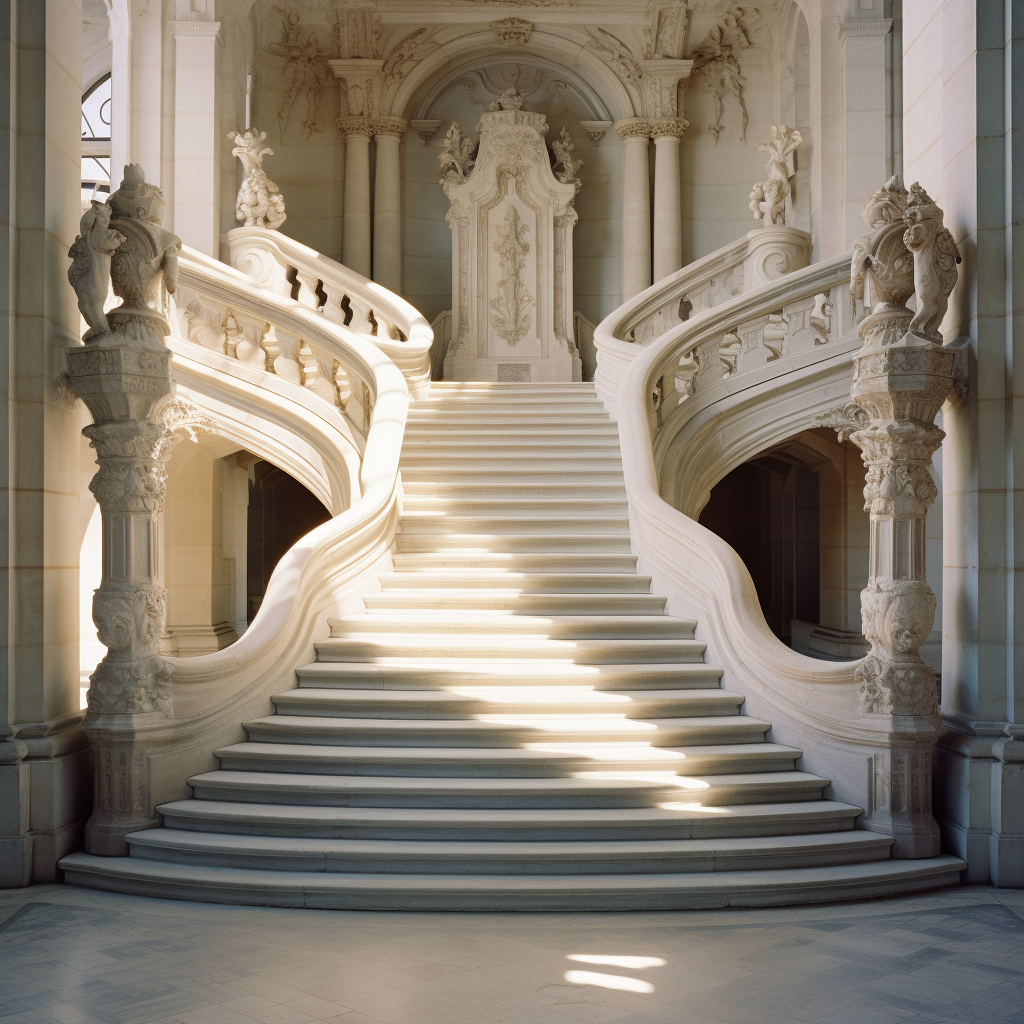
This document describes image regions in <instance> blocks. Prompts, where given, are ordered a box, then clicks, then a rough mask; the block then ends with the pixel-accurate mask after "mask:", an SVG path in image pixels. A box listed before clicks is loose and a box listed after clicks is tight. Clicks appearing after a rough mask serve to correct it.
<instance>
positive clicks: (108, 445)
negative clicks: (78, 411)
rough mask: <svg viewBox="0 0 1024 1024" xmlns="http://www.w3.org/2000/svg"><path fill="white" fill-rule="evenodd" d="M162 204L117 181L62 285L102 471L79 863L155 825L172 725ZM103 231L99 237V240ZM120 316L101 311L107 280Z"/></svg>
mask: <svg viewBox="0 0 1024 1024" xmlns="http://www.w3.org/2000/svg"><path fill="white" fill-rule="evenodd" d="M162 213H163V196H162V194H161V193H160V190H159V189H157V188H155V187H154V186H151V185H149V184H147V183H146V182H145V181H144V180H143V174H142V169H141V168H139V167H137V166H135V165H132V166H130V167H127V168H125V180H124V181H123V182H122V183H121V188H120V189H119V190H118V191H117V192H115V193H114V194H113V195H112V196H111V197H110V200H109V205H108V206H105V207H104V206H102V205H101V204H98V203H97V204H94V205H93V209H92V210H90V211H89V212H88V213H86V215H85V217H84V218H83V222H82V230H83V233H82V235H81V236H79V238H78V240H77V241H76V243H75V246H74V247H73V248H72V250H71V255H72V256H73V257H74V259H75V264H74V266H73V267H72V270H71V271H70V273H69V277H70V279H71V283H72V284H73V285H74V286H75V288H76V290H77V291H78V293H79V299H80V306H81V307H82V312H83V314H84V315H85V316H86V319H87V321H88V323H89V326H90V330H89V331H88V333H87V334H86V336H85V341H86V343H85V344H84V345H81V346H74V347H70V348H68V350H67V364H68V378H69V383H70V386H71V388H72V390H73V391H74V393H75V394H76V395H77V396H78V397H79V398H81V399H82V401H84V402H85V404H86V406H88V408H89V412H90V413H92V417H93V420H94V422H93V423H91V424H90V425H89V426H87V427H86V428H85V430H84V433H85V435H86V437H88V438H89V440H90V442H91V444H92V446H93V448H95V449H96V457H97V461H98V462H99V472H97V474H96V476H95V477H93V479H92V482H91V483H90V485H89V488H90V490H91V491H92V492H93V494H95V495H96V500H97V501H98V502H99V506H100V512H101V515H102V520H103V575H102V580H101V583H100V587H99V589H98V590H97V591H96V596H95V598H94V600H93V619H94V621H95V623H96V628H97V631H98V633H99V638H100V641H101V642H102V643H103V644H104V645H105V646H106V647H107V648H108V652H107V655H106V657H105V658H104V659H103V661H101V662H100V664H99V665H98V666H97V668H96V671H95V672H94V673H93V675H92V678H91V680H90V686H89V711H88V714H87V715H86V719H85V731H86V734H87V735H88V737H89V739H90V741H91V743H92V745H93V750H94V758H95V761H94V764H95V787H94V788H95V802H94V808H93V814H92V817H91V818H90V819H89V822H88V825H87V826H86V850H87V851H88V852H89V853H97V854H105V855H110V856H118V855H124V854H126V853H127V852H128V848H127V844H126V843H125V841H124V837H125V835H127V834H128V833H129V832H135V831H138V830H139V829H142V828H147V827H150V826H152V825H154V824H158V822H159V818H158V816H157V815H156V814H155V813H154V811H153V805H152V801H151V799H150V790H149V764H148V756H147V751H146V733H147V731H148V727H149V725H150V723H152V722H153V721H154V720H155V721H160V720H162V718H163V716H164V714H169V712H170V701H171V692H170V674H171V670H170V666H169V665H167V663H166V662H164V661H162V660H161V659H160V657H159V644H160V636H161V634H162V633H163V628H164V589H163V587H162V586H161V583H160V580H159V576H158V567H157V559H156V554H157V548H156V521H157V516H158V515H159V513H160V511H161V510H162V508H163V502H164V483H165V464H166V460H167V456H168V455H169V454H170V447H171V445H172V443H173V434H171V433H170V432H169V431H168V430H167V429H166V427H165V424H164V422H163V418H162V415H161V409H162V406H163V404H164V400H165V399H166V398H167V397H168V396H169V395H170V394H171V392H172V390H173V384H172V381H171V374H170V358H171V357H170V353H168V351H167V349H166V347H165V346H164V341H163V339H164V337H165V336H166V334H167V333H168V328H167V323H166V321H165V320H164V318H163V317H162V316H161V315H160V314H159V313H158V312H156V311H155V310H154V309H152V308H151V306H150V302H151V300H152V298H153V296H154V295H155V293H156V291H157V288H158V286H159V284H160V281H161V280H164V281H165V282H166V285H167V288H168V289H169V290H170V291H173V290H174V285H175V271H176V266H177V262H176V261H177V246H178V244H180V243H179V242H178V239H177V238H175V236H174V235H172V234H171V233H170V232H167V231H164V230H163V229H162V228H161V227H160V226H159V223H160V218H161V216H162ZM98 225H101V226H102V228H103V231H100V230H99V227H98ZM111 278H112V280H113V284H114V291H115V293H116V294H117V295H119V296H120V297H121V298H122V300H123V301H122V304H121V305H120V306H119V307H117V308H116V309H114V310H112V311H111V312H110V313H109V314H106V315H104V314H103V312H102V307H103V298H104V297H105V296H106V294H107V286H108V281H109V280H110V279H111Z"/></svg>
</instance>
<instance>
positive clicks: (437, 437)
mask: <svg viewBox="0 0 1024 1024" xmlns="http://www.w3.org/2000/svg"><path fill="white" fill-rule="evenodd" d="M510 436H514V437H521V438H523V439H526V440H530V441H533V440H538V441H544V442H546V441H547V440H549V439H550V440H551V441H553V442H557V443H558V444H560V445H561V446H562V447H563V448H564V447H565V445H566V442H567V433H566V426H565V424H564V423H546V422H542V423H534V422H532V421H530V420H526V419H523V420H519V419H516V420H514V421H512V422H510V423H509V424H507V425H503V424H498V425H494V424H491V423H489V422H484V421H482V420H473V421H461V420H452V421H451V422H449V423H444V424H437V423H435V422H434V421H431V420H424V421H420V422H416V423H410V424H409V426H407V427H406V431H405V440H406V442H410V441H412V442H415V443H417V444H423V443H426V442H427V441H431V442H433V441H449V442H451V443H453V444H454V443H457V442H461V441H477V440H479V439H481V438H495V439H498V440H504V439H506V438H508V437H510ZM597 439H601V440H604V441H607V440H612V441H614V442H615V443H616V444H618V440H619V428H618V427H617V426H616V425H615V424H614V423H609V422H607V421H605V422H595V423H591V424H587V425H586V426H584V427H578V428H574V429H573V431H572V441H571V443H572V444H573V445H575V444H576V443H577V441H580V442H586V441H591V440H597Z"/></svg>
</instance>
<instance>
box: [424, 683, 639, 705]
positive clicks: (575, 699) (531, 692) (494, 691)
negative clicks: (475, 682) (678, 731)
mask: <svg viewBox="0 0 1024 1024" xmlns="http://www.w3.org/2000/svg"><path fill="white" fill-rule="evenodd" d="M442 689H443V690H444V692H445V693H450V694H452V695H453V696H455V697H468V698H470V699H472V700H481V701H490V702H492V703H494V704H569V703H576V704H597V705H607V704H632V703H633V698H632V697H629V696H627V695H626V694H624V693H605V692H603V691H601V690H595V689H594V688H593V687H591V686H443V687H442Z"/></svg>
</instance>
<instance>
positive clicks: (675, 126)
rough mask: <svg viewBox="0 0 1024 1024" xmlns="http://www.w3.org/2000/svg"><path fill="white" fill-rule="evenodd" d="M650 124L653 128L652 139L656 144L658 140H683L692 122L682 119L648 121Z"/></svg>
mask: <svg viewBox="0 0 1024 1024" xmlns="http://www.w3.org/2000/svg"><path fill="white" fill-rule="evenodd" d="M648 124H649V125H650V127H651V137H652V138H653V139H654V141H655V142H657V141H658V139H668V138H676V139H678V138H681V137H682V134H683V132H685V131H686V129H687V128H689V127H690V122H689V121H687V120H686V119H685V118H682V117H680V118H665V119H663V120H657V121H648Z"/></svg>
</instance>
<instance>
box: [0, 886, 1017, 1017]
mask: <svg viewBox="0 0 1024 1024" xmlns="http://www.w3.org/2000/svg"><path fill="white" fill-rule="evenodd" d="M55 1021H56V1022H59V1024H95V1022H99V1021H102V1022H105V1024H253V1022H254V1021H255V1022H260V1024H308V1022H312V1021H315V1022H327V1024H495V1022H496V1021H498V1022H503V1024H612V1022H617V1024H674V1022H677V1021H678V1022H686V1024H754V1022H757V1024H761V1022H771V1024H795V1022H800V1024H811V1022H818V1021H822V1022H829V1024H899V1022H901V1021H912V1022H913V1024H939V1022H958V1024H1024V891H1012V890H996V889H987V888H959V889H948V890H944V891H942V892H939V893H936V894H929V895H924V896H910V897H905V898H900V899H891V900H874V901H869V902H863V903H856V904H852V905H851V904H839V905H832V906H816V907H804V908H798V909H780V910H754V911H751V910H726V911H711V912H707V911H700V912H690V913H678V912H665V913H642V914H523V915H515V914H394V913H383V914H370V913H352V912H330V911H317V910H277V909H263V908H251V907H221V906H210V905H206V904H199V903H179V902H175V901H172V900H168V901H163V900H153V899H142V898H137V897H131V896H116V895H111V894H107V893H98V892H90V891H87V890H83V889H74V888H70V887H65V886H58V885H52V886H37V887H34V888H32V889H21V890H7V891H0V1024H53V1022H55Z"/></svg>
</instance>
